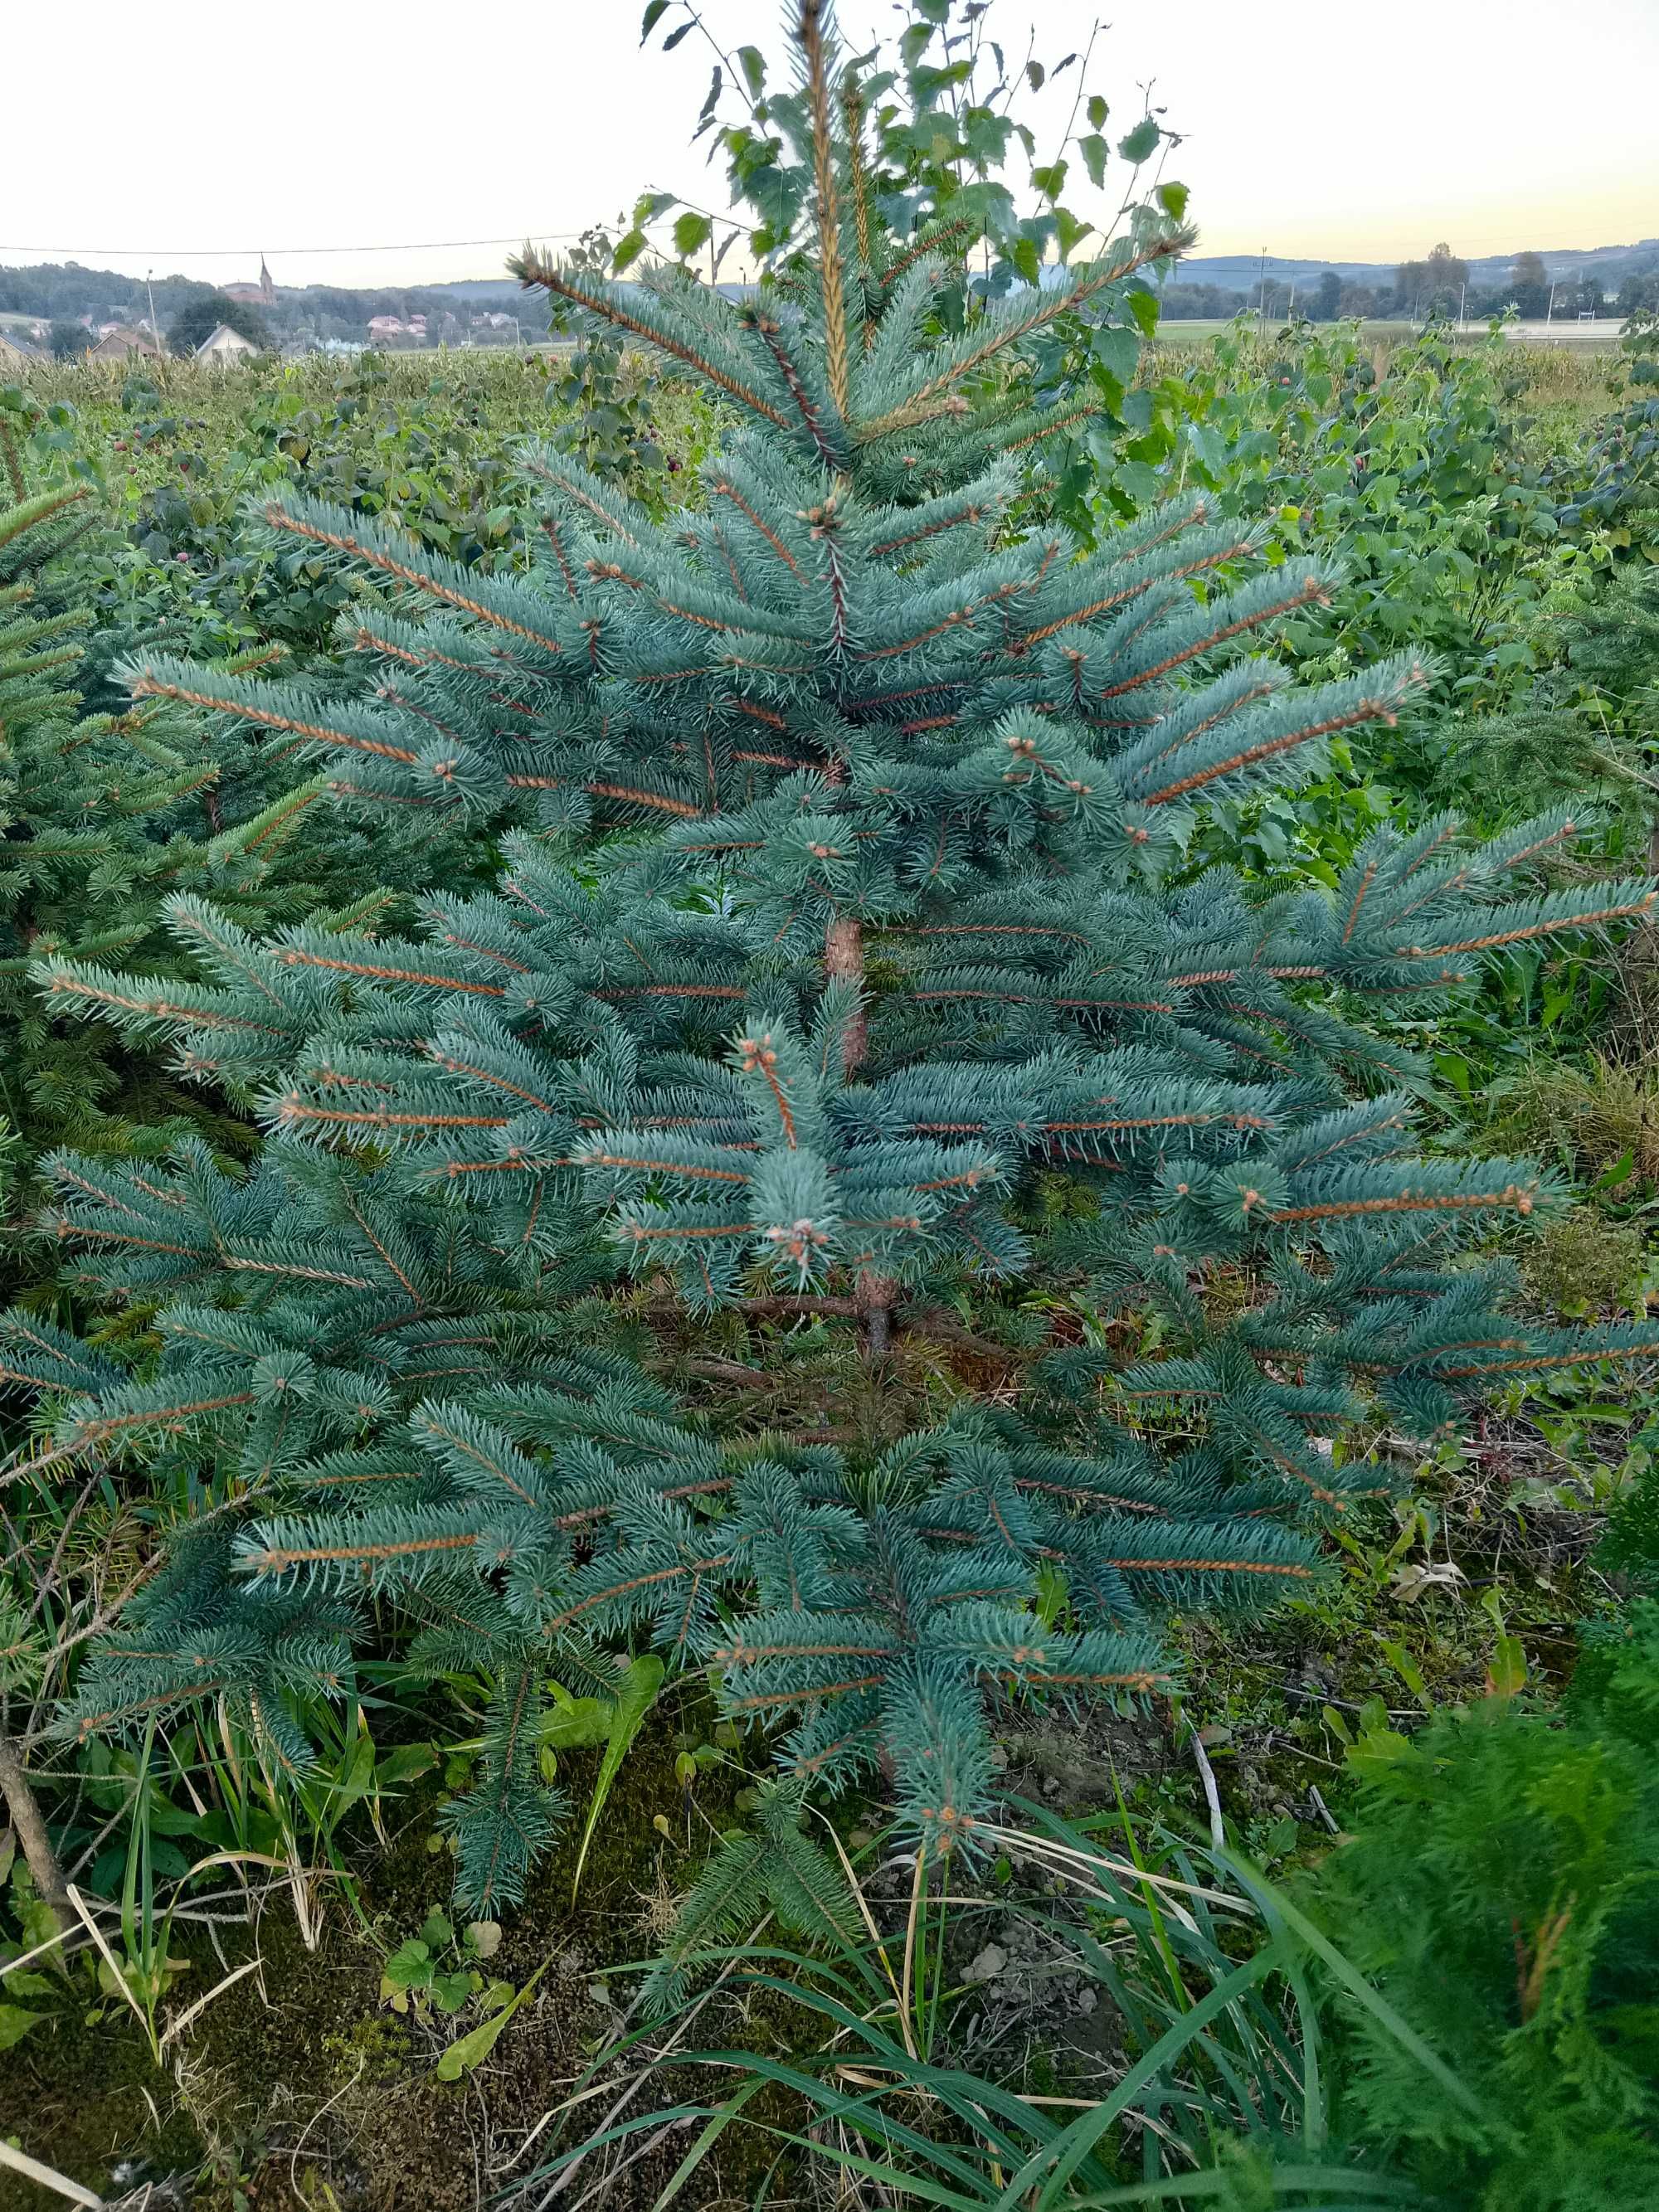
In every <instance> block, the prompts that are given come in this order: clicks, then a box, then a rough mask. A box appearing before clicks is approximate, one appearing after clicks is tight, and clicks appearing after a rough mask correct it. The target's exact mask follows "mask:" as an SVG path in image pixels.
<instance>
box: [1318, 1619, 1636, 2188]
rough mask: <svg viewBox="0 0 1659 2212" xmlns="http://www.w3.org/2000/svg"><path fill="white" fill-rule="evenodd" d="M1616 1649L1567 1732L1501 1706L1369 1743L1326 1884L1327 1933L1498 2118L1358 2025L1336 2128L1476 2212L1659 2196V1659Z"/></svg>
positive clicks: (1506, 1703)
mask: <svg viewBox="0 0 1659 2212" xmlns="http://www.w3.org/2000/svg"><path fill="white" fill-rule="evenodd" d="M1654 1610H1655V1608H1653V1607H1651V1606H1650V1607H1647V1608H1646V1611H1647V1613H1648V1614H1649V1615H1651V1614H1652V1613H1654ZM1616 1649H1617V1650H1618V1653H1619V1656H1620V1660H1621V1662H1622V1670H1621V1666H1620V1665H1606V1666H1601V1667H1598V1668H1596V1670H1595V1671H1596V1672H1597V1674H1599V1677H1600V1680H1599V1688H1600V1692H1601V1694H1599V1695H1596V1696H1594V1697H1589V1696H1584V1697H1581V1699H1579V1700H1578V1701H1577V1703H1576V1704H1575V1705H1573V1706H1572V1708H1571V1710H1570V1712H1569V1715H1568V1717H1567V1718H1566V1719H1565V1721H1564V1720H1562V1719H1560V1718H1559V1717H1554V1716H1553V1715H1551V1714H1550V1713H1549V1712H1547V1711H1543V1710H1541V1709H1540V1708H1539V1707H1537V1706H1536V1705H1533V1704H1532V1703H1530V1702H1528V1701H1523V1700H1521V1699H1514V1698H1503V1697H1493V1698H1490V1699H1486V1701H1485V1702H1484V1703H1482V1704H1480V1705H1475V1706H1474V1707H1472V1708H1469V1709H1468V1710H1463V1711H1450V1712H1445V1713H1442V1714H1438V1715H1437V1716H1436V1717H1433V1718H1432V1719H1431V1721H1430V1722H1429V1723H1427V1724H1426V1726H1425V1727H1424V1728H1423V1729H1421V1730H1419V1733H1418V1734H1417V1735H1415V1736H1414V1737H1413V1738H1412V1739H1411V1740H1410V1741H1409V1742H1408V1741H1406V1740H1405V1739H1403V1738H1401V1737H1397V1736H1395V1735H1390V1734H1386V1733H1384V1734H1383V1735H1376V1736H1373V1737H1370V1738H1369V1739H1365V1740H1363V1741H1362V1747H1361V1749H1360V1752H1359V1753H1358V1754H1356V1756H1357V1758H1358V1763H1359V1765H1360V1766H1361V1787H1360V1795H1359V1802H1358V1808H1357V1810H1356V1812H1355V1814H1354V1815H1353V1816H1352V1826H1353V1827H1354V1830H1355V1834H1354V1837H1353V1838H1352V1840H1351V1841H1349V1842H1347V1843H1346V1844H1343V1845H1341V1846H1340V1848H1339V1849H1338V1850H1336V1851H1334V1853H1333V1854H1332V1855H1331V1857H1329V1859H1328V1860H1327V1862H1326V1863H1325V1865H1324V1867H1323V1869H1322V1872H1321V1877H1320V1884H1319V1892H1318V1897H1319V1904H1318V1910H1319V1912H1320V1916H1321V1917H1322V1919H1323V1921H1324V1923H1325V1925H1326V1926H1327V1927H1328V1929H1331V1930H1332V1931H1333V1933H1334V1934H1340V1941H1341V1942H1342V1944H1343V1947H1344V1948H1345V1949H1346V1952H1347V1954H1348V1955H1349V1957H1350V1958H1351V1959H1352V1960H1353V1962H1354V1963H1355V1965H1356V1966H1358V1967H1359V1968H1360V1969H1361V1971H1362V1972H1364V1973H1365V1974H1366V1975H1367V1976H1369V1977H1370V1978H1372V1979H1373V1980H1374V1982H1375V1983H1376V1987H1377V1989H1378V1990H1379V1991H1380V1992H1381V1994H1382V1995H1383V1996H1384V1997H1385V1998H1386V1999H1387V2000H1388V2002H1389V2003H1390V2004H1392V2005H1393V2006H1394V2007H1395V2009H1396V2010H1397V2011H1398V2012H1400V2013H1401V2014H1402V2015H1404V2016H1405V2018H1406V2019H1407V2020H1408V2021H1410V2022H1411V2023H1412V2025H1413V2027H1415V2028H1416V2029H1418V2030H1419V2033H1421V2034H1422V2035H1423V2036H1424V2037H1425V2038H1426V2039H1427V2040H1428V2042H1429V2043H1430V2044H1431V2045H1432V2046H1433V2048H1434V2049H1435V2050H1436V2051H1438V2052H1439V2053H1440V2055H1441V2056H1442V2057H1443V2058H1444V2060H1445V2061H1446V2062H1447V2063H1448V2065H1449V2067H1451V2068H1452V2069H1454V2070H1455V2073H1456V2074H1457V2075H1459V2076H1460V2077H1461V2078H1462V2081H1464V2082H1465V2083H1466V2084H1467V2085H1468V2087H1469V2088H1470V2089H1471V2090H1473V2092H1474V2095H1475V2097H1476V2099H1477V2100H1478V2101H1479V2106H1480V2110H1479V2112H1478V2114H1477V2113H1475V2112H1471V2111H1470V2110H1469V2109H1468V2106H1467V2105H1466V2104H1465V2103H1464V2102H1463V2101H1462V2100H1460V2099H1457V2098H1454V2097H1452V2096H1450V2095H1449V2093H1447V2092H1446V2091H1445V2089H1444V2087H1443V2085H1442V2084H1441V2083H1440V2081H1438V2080H1437V2078H1436V2077H1434V2076H1432V2075H1425V2074H1424V2072H1423V2071H1422V2070H1421V2069H1419V2067H1418V2066H1416V2065H1415V2064H1413V2063H1409V2062H1408V2061H1407V2059H1406V2058H1405V2057H1404V2056H1403V2055H1402V2053H1401V2050H1400V2048H1399V2045H1397V2043H1395V2041H1393V2040H1392V2039H1390V2038H1389V2037H1387V2036H1385V2035H1383V2034H1381V2033H1378V2032H1377V2028H1376V2022H1375V2019H1374V2016H1373V2015H1370V2013H1368V2012H1365V2011H1364V2009H1363V2008H1357V2007H1352V2006H1348V2007H1346V2008H1345V2009H1344V2018H1345V2021H1346V2040H1345V2045H1344V2048H1343V2050H1342V2051H1341V2052H1340V2055H1339V2057H1338V2062H1337V2078H1338V2080H1339V2081H1340V2082H1341V2084H1342V2088H1341V2094H1340V2100H1339V2103H1338V2106H1337V2113H1336V2118H1337V2122H1338V2125H1339V2126H1340V2127H1341V2126H1346V2129H1347V2130H1349V2131H1350V2132H1352V2134H1353V2135H1354V2136H1356V2137H1358V2138H1359V2139H1362V2140H1364V2141H1366V2142H1372V2143H1374V2144H1376V2145H1377V2146H1378V2147H1379V2148H1383V2149H1384V2150H1386V2151H1387V2152H1388V2153H1389V2155H1390V2156H1391V2157H1392V2158H1394V2159H1395V2160H1398V2161H1399V2162H1400V2163H1401V2165H1402V2166H1404V2167H1405V2168H1406V2169H1407V2171H1409V2172H1413V2173H1414V2174H1415V2175H1416V2176H1417V2178H1418V2179H1419V2180H1420V2181H1421V2182H1422V2184H1423V2185H1424V2186H1425V2189H1428V2190H1430V2191H1433V2192H1435V2193H1436V2194H1437V2195H1438V2196H1440V2197H1443V2198H1445V2199H1447V2200H1449V2202H1451V2203H1455V2204H1457V2205H1459V2206H1460V2207H1462V2206H1467V2207H1468V2208H1470V2212H1477V2208H1478V2212H1608V2208H1613V2207H1628V2208H1629V2212H1638V2208H1645V2207H1647V2206H1649V2205H1650V2204H1651V2203H1653V2202H1654V2201H1655V2196H1656V2192H1659V1878H1656V1873H1655V1869H1656V1867H1659V1773H1656V1770H1655V1767H1654V1764H1653V1755H1652V1741H1651V1739H1652V1735H1653V1730H1654V1715H1655V1712H1656V1710H1659V1639H1656V1638H1655V1636H1654V1634H1653V1631H1652V1626H1651V1623H1650V1622H1649V1623H1648V1624H1646V1635H1645V1640H1644V1641H1637V1642H1630V1641H1627V1640H1626V1639H1625V1638H1622V1637H1621V1638H1620V1639H1619V1640H1618V1644H1617V1647H1616ZM1638 1685H1639V1693H1638Z"/></svg>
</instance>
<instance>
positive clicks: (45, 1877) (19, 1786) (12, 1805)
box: [0, 1735, 80, 1929]
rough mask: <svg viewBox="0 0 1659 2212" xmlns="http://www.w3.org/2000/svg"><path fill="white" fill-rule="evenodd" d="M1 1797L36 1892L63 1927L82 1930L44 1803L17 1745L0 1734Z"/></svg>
mask: <svg viewBox="0 0 1659 2212" xmlns="http://www.w3.org/2000/svg"><path fill="white" fill-rule="evenodd" d="M0 1796H3V1797H4V1799H5V1801H6V1809H7V1811H8V1812H9V1814H10V1815H11V1824H12V1826H13V1827H14V1828H15V1829H16V1831H17V1840H18V1842H19V1843H20V1844H21V1845H22V1847H23V1859H24V1863H25V1864H26V1865H27V1868H28V1870H29V1872H30V1873H31V1874H32V1875H33V1876H34V1887H35V1889H36V1891H37V1892H38V1893H39V1894H40V1898H41V1899H42V1900H43V1901H44V1902H45V1903H46V1905H50V1906H51V1908H52V1916H53V1917H54V1918H55V1919H56V1921H57V1923H58V1926H59V1927H60V1928H62V1929H71V1928H77V1927H79V1925H80V1922H79V1921H78V1920H77V1919H76V1913H75V1907H74V1906H73V1905H71V1904H70V1900H69V1885H68V1883H67V1882H66V1881H64V1869H63V1867H62V1866H61V1864H60V1863H59V1862H58V1854H57V1852H56V1851H55V1850H53V1849H52V1838H51V1836H50V1835H49V1834H48V1833H47V1832H46V1820H45V1819H44V1817H43V1816H42V1814H41V1811H40V1801H39V1800H38V1799H37V1798H36V1796H35V1794H34V1792H33V1790H32V1789H31V1788H30V1787H29V1779H28V1777H27V1774H25V1773H24V1771H23V1761H22V1757H21V1753H20V1752H19V1750H18V1747H17V1745H16V1742H15V1740H14V1739H13V1738H12V1737H10V1736H9V1735H0Z"/></svg>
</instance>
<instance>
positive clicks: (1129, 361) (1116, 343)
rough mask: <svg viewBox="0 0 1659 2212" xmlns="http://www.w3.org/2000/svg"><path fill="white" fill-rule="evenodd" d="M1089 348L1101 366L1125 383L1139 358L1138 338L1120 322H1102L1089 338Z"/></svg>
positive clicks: (1132, 372) (1121, 382)
mask: <svg viewBox="0 0 1659 2212" xmlns="http://www.w3.org/2000/svg"><path fill="white" fill-rule="evenodd" d="M1089 350H1090V351H1091V353H1092V354H1093V356H1094V357H1095V359H1096V360H1097V362H1099V363H1100V365H1101V367H1102V368H1104V369H1105V370H1106V371H1107V372H1108V373H1109V374H1110V375H1113V376H1115V377H1116V379H1117V380H1118V382H1119V383H1120V384H1125V385H1127V383H1128V381H1129V380H1130V378H1131V377H1132V376H1133V374H1134V373H1135V363H1136V362H1138V361H1139V359H1140V340H1139V337H1137V336H1136V334H1135V332H1134V331H1126V330H1125V329H1123V328H1122V326H1121V325H1120V324H1117V323H1103V324H1102V325H1100V327H1099V328H1098V329H1097V331H1095V333H1094V335H1093V337H1091V339H1090V341H1089Z"/></svg>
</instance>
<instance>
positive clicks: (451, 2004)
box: [432, 1972, 472, 2012]
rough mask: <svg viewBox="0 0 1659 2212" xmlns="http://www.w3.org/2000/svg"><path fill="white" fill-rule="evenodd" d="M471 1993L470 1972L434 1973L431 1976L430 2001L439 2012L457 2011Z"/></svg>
mask: <svg viewBox="0 0 1659 2212" xmlns="http://www.w3.org/2000/svg"><path fill="white" fill-rule="evenodd" d="M471 1994H472V1978H471V1975H470V1974H467V1973H465V1972H459V1973H453V1974H435V1975H434V1976H433V1977H432V2002H434V2003H435V2005H436V2006H437V2007H438V2008H439V2010H440V2011H441V2012H459V2010H460V2008H461V2007H462V2006H463V2005H464V2004H465V2002H466V2001H467V1999H468V1997H470V1996H471Z"/></svg>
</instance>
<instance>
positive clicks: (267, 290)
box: [259, 253, 276, 307]
mask: <svg viewBox="0 0 1659 2212" xmlns="http://www.w3.org/2000/svg"><path fill="white" fill-rule="evenodd" d="M259 297H260V299H261V300H262V301H264V304H265V306H266V307H275V306H276V286H275V285H274V284H273V283H271V281H270V270H269V269H267V268H266V266H265V257H264V254H263V253H262V254H261V255H260V256H259Z"/></svg>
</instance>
